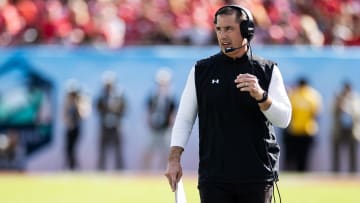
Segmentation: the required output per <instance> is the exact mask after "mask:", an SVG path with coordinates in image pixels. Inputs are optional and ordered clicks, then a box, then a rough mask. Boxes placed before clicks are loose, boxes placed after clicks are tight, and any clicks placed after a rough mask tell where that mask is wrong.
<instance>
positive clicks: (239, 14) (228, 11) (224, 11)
mask: <svg viewBox="0 0 360 203" xmlns="http://www.w3.org/2000/svg"><path fill="white" fill-rule="evenodd" d="M234 13H235V14H236V22H238V23H239V24H240V23H241V21H243V20H244V18H243V17H246V14H244V13H243V11H242V10H241V9H240V8H236V7H235V6H224V7H222V8H220V9H219V10H218V11H216V13H215V16H214V24H216V23H217V16H218V15H232V14H234Z"/></svg>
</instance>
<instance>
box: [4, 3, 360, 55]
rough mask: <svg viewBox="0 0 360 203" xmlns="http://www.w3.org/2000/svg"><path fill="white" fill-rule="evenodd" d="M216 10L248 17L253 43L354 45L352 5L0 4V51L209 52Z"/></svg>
mask: <svg viewBox="0 0 360 203" xmlns="http://www.w3.org/2000/svg"><path fill="white" fill-rule="evenodd" d="M224 4H239V5H242V6H245V7H247V8H249V9H250V10H251V11H252V13H253V15H254V20H255V23H256V24H257V30H256V32H257V34H256V38H255V39H254V43H257V44H306V45H317V46H322V45H345V46H351V45H360V15H359V13H360V0H316V1H315V0H0V46H16V45H28V44H61V45H73V46H76V45H83V44H85V45H93V46H105V47H110V48H119V47H121V46H124V45H154V44H178V45H211V44H215V43H216V40H215V37H214V32H213V17H214V16H213V14H214V13H215V11H216V10H217V9H218V8H219V7H220V6H222V5H224Z"/></svg>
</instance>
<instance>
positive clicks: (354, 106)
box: [332, 82, 360, 172]
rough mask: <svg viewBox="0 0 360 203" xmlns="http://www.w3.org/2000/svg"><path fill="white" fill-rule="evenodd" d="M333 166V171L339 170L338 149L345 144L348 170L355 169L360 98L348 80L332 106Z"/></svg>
mask: <svg viewBox="0 0 360 203" xmlns="http://www.w3.org/2000/svg"><path fill="white" fill-rule="evenodd" d="M333 116H334V117H333V118H334V125H333V132H332V144H333V149H332V150H333V153H332V157H333V166H332V170H333V171H334V172H339V171H340V149H341V145H344V146H346V148H347V150H348V157H349V168H348V170H349V172H356V170H357V145H358V143H357V139H356V137H358V138H359V132H358V131H359V127H360V126H359V125H360V124H359V122H360V120H359V119H360V100H359V96H358V95H357V94H356V92H355V91H354V90H353V88H352V85H351V84H350V83H349V82H345V83H344V85H343V87H342V89H341V91H340V92H339V94H337V95H336V97H335V103H334V108H333Z"/></svg>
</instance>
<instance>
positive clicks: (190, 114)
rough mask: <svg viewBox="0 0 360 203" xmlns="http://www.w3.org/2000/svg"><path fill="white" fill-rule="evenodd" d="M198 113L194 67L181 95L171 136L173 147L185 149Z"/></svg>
mask: <svg viewBox="0 0 360 203" xmlns="http://www.w3.org/2000/svg"><path fill="white" fill-rule="evenodd" d="M197 112H198V109H197V97H196V90H195V67H192V69H191V71H190V73H189V75H188V78H187V81H186V84H185V88H184V90H183V92H182V95H181V99H180V104H179V109H178V112H177V114H176V118H175V123H174V126H173V129H172V134H171V146H180V147H182V148H184V147H185V145H186V144H187V142H188V141H189V138H190V134H191V131H192V128H193V126H194V122H195V119H196V116H197Z"/></svg>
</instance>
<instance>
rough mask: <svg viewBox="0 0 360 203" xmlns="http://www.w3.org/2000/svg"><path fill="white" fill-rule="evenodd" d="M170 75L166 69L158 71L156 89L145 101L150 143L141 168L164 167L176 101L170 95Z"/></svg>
mask: <svg viewBox="0 0 360 203" xmlns="http://www.w3.org/2000/svg"><path fill="white" fill-rule="evenodd" d="M171 77H172V76H171V73H170V71H169V70H168V69H165V68H162V69H159V70H158V72H157V73H156V77H155V81H156V89H155V91H154V92H152V93H151V94H150V96H149V97H148V99H147V123H148V127H149V132H150V137H149V138H150V141H149V143H148V146H147V148H146V150H145V153H144V157H143V166H144V167H143V168H144V169H151V168H153V167H154V163H157V162H156V161H157V160H159V161H160V162H159V164H156V165H155V168H156V169H163V168H165V166H166V156H167V154H168V149H169V145H170V128H171V126H172V124H173V119H174V113H175V107H176V101H175V97H174V96H173V95H172V94H171V91H170V88H171ZM157 158H158V159H157Z"/></svg>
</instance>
